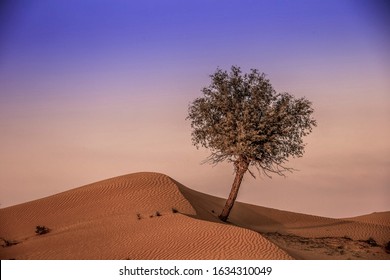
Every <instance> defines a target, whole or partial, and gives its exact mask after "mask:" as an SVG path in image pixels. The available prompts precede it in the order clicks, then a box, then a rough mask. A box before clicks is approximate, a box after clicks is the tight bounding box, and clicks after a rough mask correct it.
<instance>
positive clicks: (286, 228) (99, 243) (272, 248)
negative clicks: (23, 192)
mask: <svg viewBox="0 0 390 280" xmlns="http://www.w3.org/2000/svg"><path fill="white" fill-rule="evenodd" d="M224 202H225V200H223V199H220V198H217V197H213V196H210V195H206V194H203V193H200V192H196V191H194V190H191V189H189V188H187V187H185V186H183V185H182V184H180V183H179V182H176V181H175V180H173V179H171V178H170V177H168V176H166V175H163V174H159V173H150V172H143V173H135V174H130V175H125V176H120V177H116V178H112V179H108V180H104V181H101V182H97V183H93V184H90V185H86V186H83V187H80V188H76V189H73V190H70V191H66V192H63V193H59V194H57V195H53V196H50V197H46V198H42V199H39V200H35V201H31V202H28V203H23V204H20V205H16V206H12V207H8V208H4V209H0V237H2V238H3V240H2V241H1V242H2V245H3V246H2V247H0V258H1V259H293V258H303V259H342V258H366V259H389V256H390V255H389V254H388V253H386V251H385V249H384V247H385V245H386V244H387V242H388V241H389V240H390V219H389V217H390V212H385V213H374V214H371V215H366V216H361V217H356V218H348V219H331V218H324V217H317V216H311V215H305V214H298V213H292V212H287V211H280V210H276V209H270V208H265V207H260V206H255V205H249V204H244V203H236V204H235V206H234V208H233V211H232V214H231V217H230V219H229V223H226V224H225V223H222V222H220V221H219V219H218V218H217V215H218V214H219V212H220V211H221V209H222V207H223V204H224ZM37 225H42V226H45V227H47V228H50V229H51V231H50V232H49V233H47V234H44V235H37V234H36V233H35V228H36V226H37ZM369 238H371V239H372V240H375V242H376V243H377V245H378V246H374V245H375V244H372V243H371V244H369V243H367V242H366V241H367V240H368V239H369ZM359 240H361V241H359ZM13 241H14V242H15V243H17V244H15V245H12V243H13ZM333 247H334V248H333Z"/></svg>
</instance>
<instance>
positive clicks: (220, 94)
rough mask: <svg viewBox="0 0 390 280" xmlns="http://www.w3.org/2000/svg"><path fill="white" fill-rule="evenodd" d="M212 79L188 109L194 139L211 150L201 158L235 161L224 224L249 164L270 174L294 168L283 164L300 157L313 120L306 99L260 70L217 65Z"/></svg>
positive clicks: (314, 122) (214, 161)
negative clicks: (275, 84) (280, 88)
mask: <svg viewBox="0 0 390 280" xmlns="http://www.w3.org/2000/svg"><path fill="white" fill-rule="evenodd" d="M210 78H211V83H210V85H209V86H208V87H205V88H203V89H202V92H203V97H199V98H196V99H195V100H194V101H193V102H192V103H191V104H190V105H189V108H188V117H187V119H189V120H191V127H192V142H193V144H194V145H195V146H196V147H197V148H199V147H200V146H202V147H204V148H208V149H210V150H211V154H210V156H209V157H208V158H207V159H206V160H205V162H209V163H212V164H217V163H219V162H222V161H225V160H226V161H228V162H232V163H233V164H234V171H235V178H234V181H233V185H232V188H231V191H230V195H229V197H228V199H227V201H226V204H225V207H224V208H223V210H222V213H221V214H220V215H219V218H220V219H221V220H222V221H224V222H226V221H227V219H228V216H229V213H230V211H231V209H232V207H233V204H234V202H235V200H236V198H237V194H238V191H239V188H240V185H241V182H242V179H243V177H244V174H245V173H246V172H247V171H249V173H250V174H251V175H252V176H253V177H254V174H253V172H252V171H251V169H250V167H256V168H257V169H258V170H259V172H260V173H261V174H264V175H266V176H268V177H271V174H272V173H275V174H277V175H281V176H285V173H286V172H292V171H294V169H292V168H290V167H287V166H285V163H286V162H287V161H288V159H289V158H290V157H301V156H302V155H303V153H304V147H305V144H304V143H303V140H302V137H303V136H306V135H308V134H309V133H310V132H311V131H312V128H313V127H314V126H316V121H315V120H314V119H313V118H312V114H313V112H314V110H313V109H312V104H311V102H310V101H308V100H307V99H306V98H304V97H303V98H295V97H294V96H293V95H291V94H289V93H276V91H275V90H274V89H273V87H272V85H271V83H270V81H269V80H268V79H267V78H266V75H265V74H264V73H260V72H259V71H258V70H256V69H252V70H251V71H250V72H249V73H248V74H242V71H241V69H240V68H239V67H237V66H232V67H231V71H230V73H228V72H227V71H223V70H221V69H217V70H216V72H215V73H214V74H212V75H210Z"/></svg>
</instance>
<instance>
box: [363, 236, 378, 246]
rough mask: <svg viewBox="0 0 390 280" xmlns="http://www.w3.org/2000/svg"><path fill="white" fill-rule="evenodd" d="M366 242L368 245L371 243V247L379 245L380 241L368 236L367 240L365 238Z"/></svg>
mask: <svg viewBox="0 0 390 280" xmlns="http://www.w3.org/2000/svg"><path fill="white" fill-rule="evenodd" d="M364 242H366V243H367V244H368V245H370V246H371V247H377V246H379V245H378V243H376V241H375V239H374V238H372V237H370V238H368V239H367V240H365V241H364Z"/></svg>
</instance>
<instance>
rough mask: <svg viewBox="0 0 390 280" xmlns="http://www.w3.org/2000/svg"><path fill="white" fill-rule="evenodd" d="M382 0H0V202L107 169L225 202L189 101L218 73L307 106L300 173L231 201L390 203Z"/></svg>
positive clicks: (332, 209)
mask: <svg viewBox="0 0 390 280" xmlns="http://www.w3.org/2000/svg"><path fill="white" fill-rule="evenodd" d="M388 15H389V14H388V6H387V5H386V4H385V1H369V0H367V1H363V0H358V1H340V0H332V1H271V0H268V1H265V0H264V1H249V0H236V1H222V0H208V1H205V0H202V1H199V0H197V1H179V0H177V1H169V0H168V1H157V0H155V1H151V0H146V1H112V0H110V1H108V0H107V1H92V0H89V1H72V0H70V1H69V0H66V1H65V0H63V1H59V0H58V1H56V0H42V1H8V2H7V1H3V2H2V4H0V129H1V137H0V203H1V205H0V207H7V206H10V205H14V204H18V203H22V202H25V201H29V200H33V199H37V198H41V197H44V196H48V195H51V194H55V193H58V192H61V191H65V190H68V189H72V188H75V187H79V186H81V185H84V184H88V183H92V182H95V181H99V180H102V179H106V178H109V177H114V176H119V175H123V174H128V173H133V172H138V171H156V172H162V173H165V174H167V175H169V176H171V177H172V178H174V179H176V180H178V181H180V182H181V183H183V184H184V185H186V186H188V187H190V188H192V189H195V190H199V191H202V192H205V193H209V194H213V195H217V196H221V197H227V195H228V193H229V191H230V187H231V183H232V181H233V177H234V174H233V167H232V166H231V165H229V164H220V165H218V166H216V167H212V166H210V165H201V164H200V163H201V161H202V160H203V159H204V158H205V157H207V155H208V151H207V150H203V149H200V150H196V148H195V147H194V146H192V143H191V135H190V134H191V128H190V123H189V121H186V120H185V118H186V116H187V108H188V104H189V103H190V102H191V101H192V100H193V99H195V98H196V97H199V96H200V95H201V91H200V90H201V88H202V87H204V86H207V85H208V84H209V81H210V80H209V75H210V74H212V73H213V72H214V71H215V70H216V68H217V67H220V68H222V69H229V68H230V66H231V65H238V66H240V67H242V69H243V71H248V70H249V69H251V68H257V69H259V70H260V71H262V72H264V73H266V74H267V76H268V78H269V79H270V80H271V83H272V84H273V86H274V88H275V90H276V91H278V92H286V91H287V92H289V93H291V94H294V95H295V96H297V97H299V96H306V97H307V98H308V99H309V100H311V101H313V106H314V108H315V118H316V119H317V121H318V127H317V128H315V129H314V131H313V133H312V135H310V136H309V137H307V138H306V139H305V142H306V143H307V148H306V153H305V155H304V157H302V158H299V159H293V160H291V161H290V165H289V166H291V167H294V168H297V169H299V170H300V171H299V172H295V173H293V174H290V175H288V177H287V178H277V177H274V178H273V179H267V178H257V179H256V180H254V179H252V178H251V177H250V176H249V174H247V175H246V177H245V178H244V182H243V185H242V187H241V190H240V193H239V197H238V199H239V200H240V201H244V202H248V203H253V204H258V205H262V206H266V207H272V208H277V209H283V210H288V211H296V212H302V213H309V214H315V215H322V216H328V217H348V216H356V215H361V214H366V213H371V212H374V211H386V210H387V211H388V210H390V172H389V171H390V160H389V158H390V141H389V140H390V126H389V121H390V95H389V93H390V78H389V77H390V54H389V49H390V32H389V27H388V26H390V22H389V20H388Z"/></svg>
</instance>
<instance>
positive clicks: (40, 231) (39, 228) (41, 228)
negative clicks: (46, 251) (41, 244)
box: [35, 226, 50, 235]
mask: <svg viewBox="0 0 390 280" xmlns="http://www.w3.org/2000/svg"><path fill="white" fill-rule="evenodd" d="M48 232H50V229H49V228H47V227H45V226H36V228H35V233H36V234H38V235H42V234H46V233H48Z"/></svg>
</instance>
